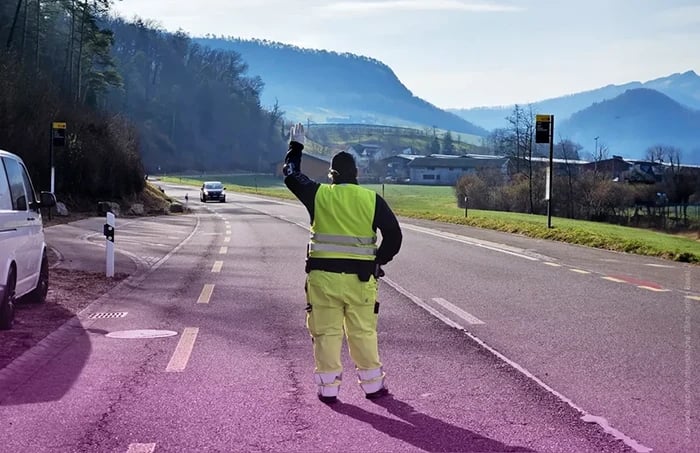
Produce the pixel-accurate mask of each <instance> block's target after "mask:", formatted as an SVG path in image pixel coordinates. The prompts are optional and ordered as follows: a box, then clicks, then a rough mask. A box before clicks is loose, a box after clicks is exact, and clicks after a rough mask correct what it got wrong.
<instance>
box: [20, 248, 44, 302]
mask: <svg viewBox="0 0 700 453" xmlns="http://www.w3.org/2000/svg"><path fill="white" fill-rule="evenodd" d="M48 292H49V260H48V259H47V258H46V252H44V256H43V257H42V258H41V270H40V271H39V281H38V282H36V288H34V289H33V290H32V292H30V293H29V294H27V296H26V299H27V302H30V303H32V304H43V303H44V302H46V295H47V294H48Z"/></svg>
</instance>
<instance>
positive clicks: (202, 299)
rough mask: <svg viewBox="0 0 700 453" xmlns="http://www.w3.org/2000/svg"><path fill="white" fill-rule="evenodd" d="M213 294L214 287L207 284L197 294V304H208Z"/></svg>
mask: <svg viewBox="0 0 700 453" xmlns="http://www.w3.org/2000/svg"><path fill="white" fill-rule="evenodd" d="M213 292H214V285H212V284H209V283H207V284H206V285H204V288H202V292H201V293H200V294H199V299H197V303H198V304H208V303H209V299H211V294H212V293H213Z"/></svg>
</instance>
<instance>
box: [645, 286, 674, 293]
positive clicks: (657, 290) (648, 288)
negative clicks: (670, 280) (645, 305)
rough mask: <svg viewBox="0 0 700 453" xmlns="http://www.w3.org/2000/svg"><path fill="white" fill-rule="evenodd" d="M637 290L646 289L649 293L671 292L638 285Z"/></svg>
mask: <svg viewBox="0 0 700 453" xmlns="http://www.w3.org/2000/svg"><path fill="white" fill-rule="evenodd" d="M637 288H639V289H646V290H649V291H654V292H655V293H667V292H669V291H671V290H670V289H664V288H654V287H653V286H644V285H638V286H637Z"/></svg>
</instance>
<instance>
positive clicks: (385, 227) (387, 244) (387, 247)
mask: <svg viewBox="0 0 700 453" xmlns="http://www.w3.org/2000/svg"><path fill="white" fill-rule="evenodd" d="M374 226H375V227H376V228H377V229H379V230H380V231H381V232H382V242H381V244H379V248H378V249H377V258H376V260H375V262H376V263H377V264H378V265H379V266H383V265H385V264H386V263H388V262H389V261H391V260H392V259H393V258H394V256H396V254H397V253H399V250H400V249H401V242H402V241H403V234H402V233H401V227H400V226H399V221H398V220H397V219H396V216H395V215H394V213H393V211H392V210H391V208H390V207H389V205H388V204H387V203H386V201H384V199H383V198H382V197H381V196H379V194H377V202H376V207H375V210H374Z"/></svg>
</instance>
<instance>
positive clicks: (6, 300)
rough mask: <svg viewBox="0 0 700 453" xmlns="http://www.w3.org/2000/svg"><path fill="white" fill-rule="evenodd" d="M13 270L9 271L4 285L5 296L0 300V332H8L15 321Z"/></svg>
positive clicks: (14, 278)
mask: <svg viewBox="0 0 700 453" xmlns="http://www.w3.org/2000/svg"><path fill="white" fill-rule="evenodd" d="M16 279H17V278H16V277H15V269H14V268H12V269H10V273H9V275H8V276H7V284H6V285H5V295H4V296H3V298H2V300H0V330H9V329H11V328H12V323H13V321H14V320H15V284H16Z"/></svg>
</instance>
